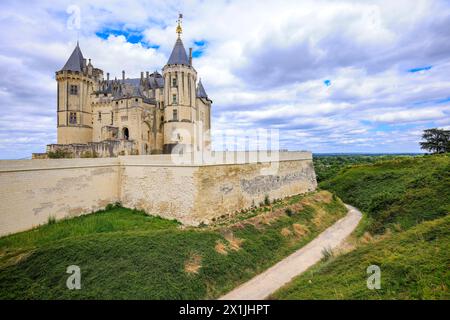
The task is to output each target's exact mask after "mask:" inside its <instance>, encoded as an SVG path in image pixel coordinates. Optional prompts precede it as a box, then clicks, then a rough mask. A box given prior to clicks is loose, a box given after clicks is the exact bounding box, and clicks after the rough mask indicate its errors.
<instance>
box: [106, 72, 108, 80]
mask: <svg viewBox="0 0 450 320" xmlns="http://www.w3.org/2000/svg"><path fill="white" fill-rule="evenodd" d="M106 81H109V72H108V73H107V74H106Z"/></svg>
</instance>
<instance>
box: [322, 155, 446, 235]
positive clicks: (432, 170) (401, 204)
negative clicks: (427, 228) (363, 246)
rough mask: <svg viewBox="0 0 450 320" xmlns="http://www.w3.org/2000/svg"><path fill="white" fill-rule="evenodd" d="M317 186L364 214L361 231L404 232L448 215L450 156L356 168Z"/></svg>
mask: <svg viewBox="0 0 450 320" xmlns="http://www.w3.org/2000/svg"><path fill="white" fill-rule="evenodd" d="M320 187H321V188H323V189H326V190H330V191H333V192H334V193H336V194H337V195H338V196H339V197H340V198H341V199H342V200H343V201H344V202H346V203H349V204H351V205H354V206H356V207H357V208H359V209H360V210H361V211H363V212H364V213H366V220H365V223H364V224H363V226H362V227H361V228H360V231H361V232H364V231H369V232H370V233H372V234H380V233H383V232H385V231H386V229H387V228H389V229H390V230H391V231H395V230H404V229H408V228H410V227H412V226H414V225H416V224H418V223H421V222H422V221H427V220H432V219H435V218H438V217H442V216H444V215H446V214H447V213H449V212H450V156H449V155H435V156H421V157H411V158H403V159H402V158H398V159H394V160H388V161H381V162H377V163H375V164H373V165H356V166H352V167H350V168H346V169H343V170H342V171H341V172H340V173H339V174H338V175H337V176H336V177H334V178H332V179H329V180H326V181H323V182H322V183H321V184H320Z"/></svg>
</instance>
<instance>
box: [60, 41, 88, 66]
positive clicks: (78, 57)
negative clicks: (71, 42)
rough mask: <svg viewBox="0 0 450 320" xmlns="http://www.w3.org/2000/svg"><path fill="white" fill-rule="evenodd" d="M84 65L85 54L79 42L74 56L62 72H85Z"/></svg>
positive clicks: (72, 55) (73, 53)
mask: <svg viewBox="0 0 450 320" xmlns="http://www.w3.org/2000/svg"><path fill="white" fill-rule="evenodd" d="M83 64H84V57H83V53H82V52H81V49H80V46H79V44H78V42H77V46H76V47H75V49H74V50H73V52H72V54H71V55H70V58H69V60H67V62H66V64H65V65H64V67H63V68H62V69H61V70H62V71H64V70H66V71H78V72H81V71H82V70H83Z"/></svg>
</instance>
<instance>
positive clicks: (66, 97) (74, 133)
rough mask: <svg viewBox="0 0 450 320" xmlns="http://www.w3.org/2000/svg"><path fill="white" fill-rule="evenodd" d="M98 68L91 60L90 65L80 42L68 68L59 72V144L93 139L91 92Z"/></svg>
mask: <svg viewBox="0 0 450 320" xmlns="http://www.w3.org/2000/svg"><path fill="white" fill-rule="evenodd" d="M94 70H95V69H94V68H93V66H92V64H91V63H90V61H89V64H86V59H85V58H84V57H83V53H82V52H81V49H80V46H79V44H78V42H77V46H76V47H75V49H74V50H73V52H72V54H71V55H70V57H69V59H68V60H67V62H66V64H65V65H64V67H63V68H62V69H61V70H60V71H57V72H56V81H57V83H58V91H57V126H58V143H59V144H71V143H87V142H90V141H92V107H91V105H90V104H89V95H90V94H91V92H92V90H93V85H94V81H95V78H94V75H93V73H94Z"/></svg>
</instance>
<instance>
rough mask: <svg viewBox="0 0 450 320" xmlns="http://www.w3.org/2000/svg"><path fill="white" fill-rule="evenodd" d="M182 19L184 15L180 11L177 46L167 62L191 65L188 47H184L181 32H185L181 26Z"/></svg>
mask: <svg viewBox="0 0 450 320" xmlns="http://www.w3.org/2000/svg"><path fill="white" fill-rule="evenodd" d="M181 19H183V15H182V14H181V13H180V16H179V18H178V26H177V34H178V38H177V41H176V42H175V46H174V47H173V50H172V53H171V54H170V57H169V61H167V64H168V65H170V64H181V65H186V66H189V65H190V63H189V58H188V55H187V54H186V49H185V48H184V45H183V41H182V40H181V33H182V32H183V29H182V28H181Z"/></svg>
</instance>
